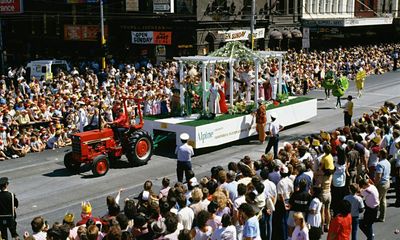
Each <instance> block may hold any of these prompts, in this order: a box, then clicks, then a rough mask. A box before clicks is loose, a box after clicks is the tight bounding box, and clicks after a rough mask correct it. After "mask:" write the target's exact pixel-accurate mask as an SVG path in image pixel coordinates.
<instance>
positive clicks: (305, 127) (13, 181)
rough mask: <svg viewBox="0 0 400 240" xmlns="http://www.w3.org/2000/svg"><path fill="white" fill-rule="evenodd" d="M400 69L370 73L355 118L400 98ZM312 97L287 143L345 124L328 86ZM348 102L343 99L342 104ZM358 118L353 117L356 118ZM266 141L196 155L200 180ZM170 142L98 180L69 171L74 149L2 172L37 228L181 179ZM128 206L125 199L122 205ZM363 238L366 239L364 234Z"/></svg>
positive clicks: (24, 217) (393, 215) (24, 222)
mask: <svg viewBox="0 0 400 240" xmlns="http://www.w3.org/2000/svg"><path fill="white" fill-rule="evenodd" d="M399 80H400V72H395V73H393V72H390V73H387V74H385V75H378V76H372V77H369V78H368V79H367V81H366V83H365V86H366V88H365V91H364V95H363V96H362V97H361V99H355V100H354V103H355V107H354V109H355V115H356V116H355V117H358V116H360V115H361V114H362V113H363V112H369V111H370V109H375V108H378V107H379V106H380V105H382V104H383V102H384V101H386V100H390V101H394V102H395V103H396V104H397V103H398V102H399V101H400V94H399V92H400V85H399V84H398V81H399ZM348 94H351V95H353V96H356V95H357V94H356V91H355V88H354V84H353V82H351V83H350V88H349V90H348V91H347V92H346V94H345V96H344V98H345V97H346V96H347V95H348ZM309 96H310V97H315V98H318V115H317V117H315V118H313V119H310V120H309V122H305V123H303V124H299V125H297V126H294V127H290V128H287V129H286V130H285V131H283V132H282V134H281V142H280V143H281V144H282V143H283V142H284V141H291V140H294V139H298V138H300V137H303V136H305V135H309V134H311V133H318V132H319V130H321V129H324V130H332V129H334V128H336V127H339V126H342V125H343V110H341V109H334V106H335V103H336V98H335V97H333V96H332V97H331V99H330V100H328V101H325V100H324V98H325V95H324V92H323V90H315V91H312V92H311V93H310V94H309ZM345 102H346V100H344V99H343V100H342V105H344V103H345ZM354 119H355V118H354V117H353V120H354ZM265 146H266V145H260V144H258V142H257V141H256V140H255V138H251V139H248V140H246V141H240V142H236V143H233V144H232V143H231V144H226V145H224V146H220V147H215V148H213V149H207V150H201V151H198V152H197V155H196V156H195V157H194V159H193V167H194V171H195V173H196V176H197V178H198V179H199V178H201V177H203V176H205V175H210V168H211V167H212V166H215V165H222V166H226V165H227V164H228V163H229V162H230V161H236V162H237V161H239V160H240V159H241V158H242V157H243V156H244V155H249V156H250V157H251V158H252V159H257V158H259V157H260V155H261V154H263V153H264V149H265ZM173 147H174V146H171V145H170V144H169V145H168V144H167V145H165V146H162V149H161V150H160V149H159V150H157V154H156V155H155V156H153V157H152V159H151V161H150V162H149V164H147V165H146V166H142V167H136V168H132V167H130V166H129V165H128V164H127V163H125V162H121V163H118V164H117V166H115V167H114V168H112V169H110V171H109V172H108V173H107V175H106V176H103V177H99V178H93V177H92V173H91V171H90V169H89V168H85V167H83V168H82V173H80V174H77V175H71V174H70V173H69V172H68V171H66V170H65V168H64V165H63V156H64V154H65V152H66V151H68V148H64V149H58V150H46V151H45V152H43V153H38V154H29V155H28V156H27V157H25V158H20V159H13V160H7V161H4V162H0V176H7V177H9V178H10V186H9V190H10V191H12V192H14V193H15V194H16V196H17V198H18V199H19V203H20V206H19V208H18V210H17V214H18V218H17V221H18V232H19V233H20V235H21V234H22V233H23V232H24V231H29V232H31V229H30V221H31V220H32V218H33V217H35V216H39V215H42V216H44V217H45V219H47V220H48V222H49V223H50V224H52V223H53V222H55V221H59V222H61V221H62V218H63V216H64V214H65V213H66V212H73V213H74V214H75V220H79V219H80V215H79V214H80V210H81V208H80V205H81V202H82V201H84V200H88V201H90V202H91V204H92V206H93V215H94V216H103V215H105V214H106V196H107V195H115V194H116V193H117V191H118V190H119V189H120V188H125V191H124V192H123V193H122V195H121V202H122V201H123V200H124V199H125V198H126V197H129V198H133V197H135V196H137V195H138V194H139V192H140V191H141V188H142V185H143V183H144V181H145V180H152V181H153V183H154V185H155V189H156V190H158V188H159V187H160V185H161V179H162V178H163V177H164V176H170V178H171V180H172V182H174V181H176V176H175V166H176V164H175V161H176V160H175V158H174V157H175V156H174V155H173V154H172V152H173ZM393 198H394V192H393V191H391V192H390V193H389V195H388V203H389V204H391V203H393V202H394V199H393ZM121 205H122V207H123V203H121ZM399 214H400V209H399V208H394V207H391V206H390V205H389V208H388V211H387V217H386V222H385V223H376V224H375V225H374V227H375V236H376V239H382V240H383V239H400V237H398V236H396V235H395V234H394V231H395V229H396V228H400V225H399V223H398V217H397V216H398V215H399ZM360 237H361V239H365V237H364V236H363V234H361V233H360Z"/></svg>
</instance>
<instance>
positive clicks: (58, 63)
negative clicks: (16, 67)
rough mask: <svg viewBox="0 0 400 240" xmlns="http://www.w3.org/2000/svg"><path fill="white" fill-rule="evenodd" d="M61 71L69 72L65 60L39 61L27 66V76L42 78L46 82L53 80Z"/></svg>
mask: <svg viewBox="0 0 400 240" xmlns="http://www.w3.org/2000/svg"><path fill="white" fill-rule="evenodd" d="M60 70H62V71H63V72H69V71H70V67H69V66H68V63H67V61H65V60H55V59H54V60H37V61H31V62H29V63H28V65H26V73H27V74H26V75H27V76H30V78H31V79H32V77H35V78H37V79H40V78H41V77H42V76H43V77H44V79H45V80H51V79H53V75H56V74H57V73H58V72H59V71H60Z"/></svg>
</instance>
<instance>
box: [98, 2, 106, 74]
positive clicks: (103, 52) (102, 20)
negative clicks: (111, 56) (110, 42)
mask: <svg viewBox="0 0 400 240" xmlns="http://www.w3.org/2000/svg"><path fill="white" fill-rule="evenodd" d="M99 2H100V29H101V49H102V56H101V69H106V54H107V53H106V51H105V45H106V38H105V36H104V12H103V0H99Z"/></svg>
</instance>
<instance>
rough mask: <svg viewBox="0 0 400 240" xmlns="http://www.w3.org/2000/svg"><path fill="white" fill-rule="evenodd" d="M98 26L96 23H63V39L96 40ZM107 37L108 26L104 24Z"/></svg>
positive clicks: (98, 31)
mask: <svg viewBox="0 0 400 240" xmlns="http://www.w3.org/2000/svg"><path fill="white" fill-rule="evenodd" d="M99 34H100V27H99V26H98V25H64V40H68V41H98V40H99ZM104 35H105V36H106V38H107V35H108V27H107V26H104Z"/></svg>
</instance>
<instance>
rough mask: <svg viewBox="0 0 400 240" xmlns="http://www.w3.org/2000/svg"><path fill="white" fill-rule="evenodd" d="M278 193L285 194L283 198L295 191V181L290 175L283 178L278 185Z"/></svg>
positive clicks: (285, 198)
mask: <svg viewBox="0 0 400 240" xmlns="http://www.w3.org/2000/svg"><path fill="white" fill-rule="evenodd" d="M276 190H277V192H278V194H282V195H283V199H284V200H287V199H289V198H290V194H291V193H292V192H293V191H294V187H293V181H292V180H291V179H290V178H289V177H285V178H282V179H281V180H280V181H279V183H278V185H277V186H276Z"/></svg>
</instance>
